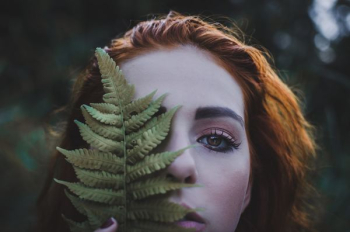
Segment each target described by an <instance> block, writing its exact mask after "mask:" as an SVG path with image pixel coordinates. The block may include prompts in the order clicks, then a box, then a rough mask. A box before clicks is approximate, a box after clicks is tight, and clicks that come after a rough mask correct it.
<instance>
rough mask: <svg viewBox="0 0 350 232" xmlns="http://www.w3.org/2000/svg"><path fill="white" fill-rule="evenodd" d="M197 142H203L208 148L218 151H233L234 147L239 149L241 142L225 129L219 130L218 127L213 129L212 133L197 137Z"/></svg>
mask: <svg viewBox="0 0 350 232" xmlns="http://www.w3.org/2000/svg"><path fill="white" fill-rule="evenodd" d="M218 132H219V133H218ZM220 132H221V133H220ZM197 142H199V143H201V144H203V145H204V146H205V147H206V148H208V149H210V150H214V151H217V152H229V151H233V150H234V149H238V147H239V145H240V143H237V142H236V140H235V139H234V138H233V137H232V136H230V135H229V134H227V133H226V132H224V131H218V130H217V129H215V130H211V133H210V134H207V135H204V136H201V137H200V138H199V139H197Z"/></svg>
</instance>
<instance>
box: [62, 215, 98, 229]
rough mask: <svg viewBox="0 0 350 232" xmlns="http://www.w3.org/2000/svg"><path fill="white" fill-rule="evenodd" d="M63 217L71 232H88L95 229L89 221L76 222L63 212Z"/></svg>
mask: <svg viewBox="0 0 350 232" xmlns="http://www.w3.org/2000/svg"><path fill="white" fill-rule="evenodd" d="M62 217H63V220H65V221H66V222H67V224H68V225H69V228H70V231H71V232H86V231H92V230H93V229H92V228H91V226H90V223H89V221H84V222H75V221H73V220H70V219H68V218H66V217H65V216H64V215H63V214H62Z"/></svg>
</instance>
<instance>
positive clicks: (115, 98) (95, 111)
mask: <svg viewBox="0 0 350 232" xmlns="http://www.w3.org/2000/svg"><path fill="white" fill-rule="evenodd" d="M96 57H97V61H98V65H99V69H100V72H101V82H102V84H103V89H104V91H105V94H104V95H103V96H102V99H103V102H101V103H90V106H88V105H82V106H81V111H82V115H83V116H84V119H85V124H84V123H82V122H79V121H77V120H75V123H76V124H77V126H78V128H79V131H80V134H81V136H82V138H83V139H84V140H85V141H86V142H87V143H88V144H89V145H90V149H86V148H80V149H75V150H65V149H63V148H59V147H57V150H58V151H59V152H60V153H62V154H63V155H64V156H65V157H66V160H67V161H68V162H69V163H70V164H71V165H72V166H73V168H74V170H75V173H76V176H77V178H78V180H79V182H76V183H71V182H68V181H64V180H57V179H54V180H55V181H56V182H57V183H58V184H61V185H64V186H66V187H67V188H68V189H69V191H67V190H65V194H66V196H67V198H68V199H69V200H70V201H71V203H72V204H73V206H74V207H75V208H76V209H77V211H78V212H79V213H81V214H82V215H84V216H85V217H86V219H87V220H86V221H84V222H74V221H72V220H70V219H67V218H65V217H64V216H63V217H64V218H65V221H66V222H67V223H68V224H69V226H70V229H71V231H76V232H79V231H84V232H86V231H94V230H95V229H97V228H98V227H99V226H100V225H101V224H102V223H103V222H105V221H106V220H108V219H109V218H110V217H114V218H116V219H117V221H118V224H119V225H118V232H146V231H147V232H152V231H154V232H159V231H168V232H172V231H177V232H189V231H193V230H190V229H185V228H181V227H179V226H176V225H175V224H174V223H173V222H175V221H177V220H179V219H181V218H183V217H184V216H185V215H186V214H187V213H190V212H193V211H198V209H187V208H185V207H183V206H181V205H178V204H175V203H171V202H169V201H168V199H167V197H166V196H167V194H165V193H168V192H169V191H173V190H177V189H180V188H187V187H196V186H199V185H195V184H186V183H181V182H176V181H174V180H170V179H169V178H166V177H164V176H156V173H155V172H156V171H159V170H162V169H165V168H166V167H167V166H169V165H170V164H171V163H172V162H173V161H174V160H175V159H176V158H177V157H178V156H180V155H181V154H182V153H183V152H184V151H185V149H189V148H190V147H191V146H190V147H187V148H184V149H181V150H178V151H165V152H161V153H156V154H152V150H154V149H155V148H156V147H157V146H158V145H159V144H160V143H161V142H162V141H163V140H164V139H165V138H166V136H167V135H168V133H169V130H170V126H171V120H172V118H173V116H174V114H175V113H176V111H177V109H178V108H179V107H174V108H173V109H171V110H169V111H168V112H166V113H163V114H162V115H160V116H157V117H156V116H155V114H156V113H157V112H158V111H159V108H160V106H161V104H162V102H163V100H164V98H165V95H162V96H160V97H159V98H158V99H156V100H155V101H152V99H153V97H154V95H155V93H156V91H154V92H152V93H150V94H148V95H147V96H145V97H143V98H139V99H136V100H134V101H132V98H133V95H134V91H135V88H134V86H133V85H130V84H128V83H127V82H126V80H125V78H124V76H123V74H122V71H121V70H120V69H119V67H117V66H116V64H115V62H114V61H113V59H111V58H110V57H109V56H108V54H107V53H106V52H105V51H104V50H103V49H100V48H97V49H96Z"/></svg>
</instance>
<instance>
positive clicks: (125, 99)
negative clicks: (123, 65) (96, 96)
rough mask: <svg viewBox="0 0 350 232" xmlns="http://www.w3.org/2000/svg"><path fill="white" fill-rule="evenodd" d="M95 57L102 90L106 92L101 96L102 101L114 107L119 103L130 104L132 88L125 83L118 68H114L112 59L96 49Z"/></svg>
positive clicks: (101, 50) (132, 93)
mask: <svg viewBox="0 0 350 232" xmlns="http://www.w3.org/2000/svg"><path fill="white" fill-rule="evenodd" d="M95 56H96V58H97V62H98V66H99V69H100V73H101V77H102V80H101V81H102V83H103V89H104V90H105V92H106V94H104V95H103V100H104V101H105V102H106V103H111V104H114V105H116V106H118V105H119V103H121V104H122V105H126V104H128V103H130V102H131V99H132V96H133V95H134V91H135V89H134V86H131V85H128V84H127V83H126V80H125V78H124V77H123V74H122V72H121V70H119V67H118V66H116V64H115V62H114V60H113V59H111V58H110V57H109V56H108V55H106V52H105V51H104V50H103V49H101V48H97V49H96V52H95Z"/></svg>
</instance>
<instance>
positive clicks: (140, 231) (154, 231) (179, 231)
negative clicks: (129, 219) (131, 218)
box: [131, 221, 196, 232]
mask: <svg viewBox="0 0 350 232" xmlns="http://www.w3.org/2000/svg"><path fill="white" fill-rule="evenodd" d="M131 227H132V230H131V232H165V231H166V232H195V231H196V229H194V228H181V227H179V226H176V225H172V224H168V223H160V222H158V223H155V222H149V221H137V222H133V223H132V224H131Z"/></svg>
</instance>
